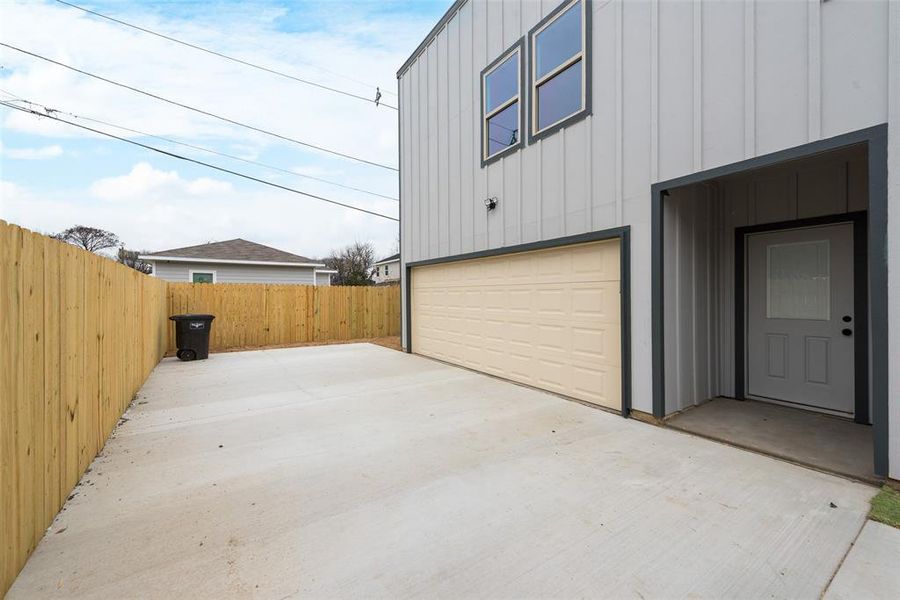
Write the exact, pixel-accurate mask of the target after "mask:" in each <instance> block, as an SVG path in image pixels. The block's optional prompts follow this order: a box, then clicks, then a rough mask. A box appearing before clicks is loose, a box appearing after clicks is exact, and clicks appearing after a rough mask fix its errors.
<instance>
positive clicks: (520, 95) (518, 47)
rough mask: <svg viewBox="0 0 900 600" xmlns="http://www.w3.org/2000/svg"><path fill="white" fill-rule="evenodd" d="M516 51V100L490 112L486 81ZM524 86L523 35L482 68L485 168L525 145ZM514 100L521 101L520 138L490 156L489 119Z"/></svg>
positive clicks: (482, 129)
mask: <svg viewBox="0 0 900 600" xmlns="http://www.w3.org/2000/svg"><path fill="white" fill-rule="evenodd" d="M515 53H518V54H519V69H518V76H519V81H518V83H519V85H518V86H517V87H518V91H517V93H516V96H515V100H514V99H513V98H510V99H509V100H507V101H506V102H504V103H503V104H500V105H499V106H497V107H496V108H495V109H494V110H492V111H491V112H489V113H488V112H487V111H486V108H487V106H486V104H485V103H486V101H487V94H486V93H485V91H486V90H485V88H486V86H485V83H486V81H487V76H488V75H490V74H491V73H492V72H493V71H495V70H496V69H497V67H499V66H500V65H502V64H503V63H504V62H506V60H507V59H508V58H510V57H511V56H512V55H513V54H515ZM524 87H525V36H522V37H520V38H519V39H518V40H516V42H515V43H514V44H513V45H512V46H510V47H509V48H507V49H506V50H504V51H503V52H502V53H500V56H498V57H497V58H496V59H494V60H493V62H491V63H490V64H489V65H488V66H486V67H485V68H484V69H482V70H481V102H480V104H479V113H480V115H481V136H480V140H481V142H480V145H481V167H482V168H484V167H485V166H487V165H489V164H491V163H493V162H496V161H497V160H499V159H501V158H503V157H504V156H507V155H508V154H511V153H512V152H515V151H516V150H518V149H519V148H522V147H523V146H525V137H526V135H525V93H524ZM514 101H515V102H518V103H519V140H518V141H517V142H516V143H515V144H513V145H511V146H507V147H506V148H504V149H502V150H498V151H497V152H495V153H493V154H491V155H490V156H488V155H487V151H488V148H489V144H488V143H487V142H488V139H487V135H488V126H487V122H488V119H489V118H490V117H492V116H494V115H496V114H498V113H500V112H502V111H503V110H505V109H506V108H508V107H509V106H511V105H512V104H513V102H514Z"/></svg>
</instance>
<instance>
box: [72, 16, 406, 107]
mask: <svg viewBox="0 0 900 600" xmlns="http://www.w3.org/2000/svg"><path fill="white" fill-rule="evenodd" d="M56 1H57V2H59V3H60V4H64V5H66V6H71V7H72V8H77V9H78V10H80V11H82V12H85V13H88V14H91V15H94V16H96V17H100V18H101V19H106V20H107V21H112V22H113V23H118V24H119V25H124V26H125V27H131V28H132V29H136V30H138V31H142V32H144V33H149V34H150V35H155V36H156V37H159V38H162V39H164V40H168V41H170V42H175V43H176V44H181V45H182V46H187V47H188V48H193V49H194V50H199V51H200V52H206V53H207V54H212V55H213V56H218V57H219V58H224V59H225V60H230V61H232V62H236V63H238V64H241V65H244V66H246V67H251V68H253V69H259V70H260V71H265V72H266V73H271V74H272V75H278V76H279V77H285V78H287V79H293V80H294V81H297V82H300V83H305V84H306V85H311V86H314V87H317V88H320V89H323V90H327V91H329V92H335V93H337V94H343V95H344V96H349V97H351V98H356V99H357V100H362V101H364V102H369V103H374V104H375V106H385V107H387V108H390V109H393V110H397V107H396V106H391V105H390V104H385V103H384V102H379V101H377V100H373V99H372V98H366V97H365V96H360V95H358V94H354V93H352V92H347V91H344V90H339V89H337V88H333V87H329V86H327V85H323V84H321V83H316V82H314V81H309V80H306V79H301V78H299V77H296V76H294V75H290V74H288V73H284V72H282V71H276V70H275V69H271V68H269V67H264V66H262V65H258V64H255V63H252V62H249V61H246V60H242V59H240V58H235V57H233V56H228V55H227V54H223V53H221V52H216V51H215V50H210V49H208V48H204V47H202V46H198V45H197V44H192V43H190V42H185V41H183V40H179V39H177V38H174V37H171V36H168V35H165V34H163V33H159V32H156V31H153V30H151V29H146V28H144V27H140V26H138V25H134V24H132V23H128V22H126V21H122V20H120V19H116V18H114V17H110V16H108V15H104V14H103V13H99V12H97V11H94V10H90V9H87V8H84V7H81V6H78V5H77V4H72V3H71V2H64V1H63V0H56ZM366 85H367V84H366ZM373 87H375V86H373ZM376 89H378V88H376Z"/></svg>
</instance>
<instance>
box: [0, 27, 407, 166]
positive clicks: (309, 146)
mask: <svg viewBox="0 0 900 600" xmlns="http://www.w3.org/2000/svg"><path fill="white" fill-rule="evenodd" d="M0 46H3V47H4V48H9V49H10V50H15V51H16V52H21V53H22V54H27V55H28V56H33V57H34V58H38V59H40V60H43V61H46V62H48V63H51V64H54V65H57V66H60V67H63V68H65V69H69V70H70V71H75V72H76V73H81V74H82V75H86V76H88V77H91V78H93V79H97V80H99V81H103V82H105V83H109V84H112V85H115V86H118V87H121V88H124V89H126V90H130V91H132V92H137V93H138V94H143V95H144V96H148V97H150V98H153V99H154V100H161V101H162V102H166V103H168V104H172V105H173V106H178V107H180V108H184V109H187V110H190V111H193V112H196V113H199V114H201V115H206V116H208V117H212V118H214V119H218V120H220V121H224V122H225V123H229V124H231V125H237V126H238V127H244V128H246V129H250V130H252V131H256V132H258V133H263V134H265V135H269V136H272V137H275V138H278V139H281V140H285V141H287V142H293V143H294V144H300V145H301V146H306V147H307V148H313V149H315V150H319V151H320V152H327V153H328V154H334V155H335V156H340V157H342V158H346V159H349V160H354V161H356V162H360V163H365V164H367V165H372V166H373V167H380V168H382V169H387V170H389V171H399V169H397V167H392V166H390V165H385V164H382V163H378V162H374V161H371V160H367V159H365V158H359V157H357V156H351V155H350V154H344V153H343V152H338V151H336V150H329V149H328V148H323V147H322V146H316V145H315V144H310V143H308V142H304V141H301V140H298V139H296V138H292V137H288V136H286V135H281V134H280V133H275V132H274V131H269V130H267V129H262V128H260V127H254V126H253V125H247V124H246V123H241V122H240V121H235V120H234V119H229V118H228V117H223V116H221V115H217V114H215V113H211V112H209V111H206V110H203V109H201V108H196V107H193V106H190V105H188V104H182V103H181V102H177V101H175V100H170V99H169V98H164V97H162V96H158V95H157V94H154V93H152V92H147V91H145V90H142V89H140V88H136V87H132V86H130V85H126V84H124V83H119V82H118V81H113V80H112V79H107V78H106V77H101V76H100V75H95V74H94V73H90V72H88V71H84V70H82V69H79V68H77V67H73V66H71V65H67V64H65V63H61V62H59V61H57V60H53V59H52V58H48V57H46V56H41V55H40V54H36V53H34V52H30V51H28V50H23V49H22V48H18V47H16V46H13V45H10V44H7V43H6V42H0Z"/></svg>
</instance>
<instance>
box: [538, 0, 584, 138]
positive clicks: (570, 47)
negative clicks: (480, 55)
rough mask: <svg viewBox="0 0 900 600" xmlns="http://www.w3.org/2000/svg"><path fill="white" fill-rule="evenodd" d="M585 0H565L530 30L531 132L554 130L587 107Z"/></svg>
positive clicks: (578, 115) (582, 113)
mask: <svg viewBox="0 0 900 600" xmlns="http://www.w3.org/2000/svg"><path fill="white" fill-rule="evenodd" d="M586 5H587V0H571V1H569V2H565V3H563V4H562V5H560V6H559V8H557V9H556V10H554V11H553V12H552V13H551V14H550V15H548V16H547V18H545V19H544V20H543V21H542V22H541V23H539V24H538V25H537V27H535V28H534V29H532V30H531V33H530V34H529V48H530V52H531V77H530V81H531V135H532V137H540V135H541V134H547V133H550V132H551V131H555V130H556V129H557V128H558V127H562V126H563V125H565V124H567V123H568V122H570V120H572V119H575V118H579V117H582V116H584V115H586V114H587V112H588V110H589V104H590V98H589V96H588V86H587V82H586V80H587V74H588V65H587V62H588V59H587V56H588V52H587V48H588V40H589V24H590V23H589V21H590V16H589V15H590V13H589V12H588V11H587V8H586Z"/></svg>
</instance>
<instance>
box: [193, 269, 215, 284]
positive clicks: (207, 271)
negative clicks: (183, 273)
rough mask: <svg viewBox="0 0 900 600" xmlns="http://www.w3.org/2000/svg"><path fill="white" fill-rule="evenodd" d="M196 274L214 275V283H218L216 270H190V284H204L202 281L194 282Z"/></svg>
mask: <svg viewBox="0 0 900 600" xmlns="http://www.w3.org/2000/svg"><path fill="white" fill-rule="evenodd" d="M194 273H200V274H201V275H204V274H206V273H211V274H212V283H216V271H215V269H188V282H190V283H203V282H202V281H196V282H195V281H194Z"/></svg>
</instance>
